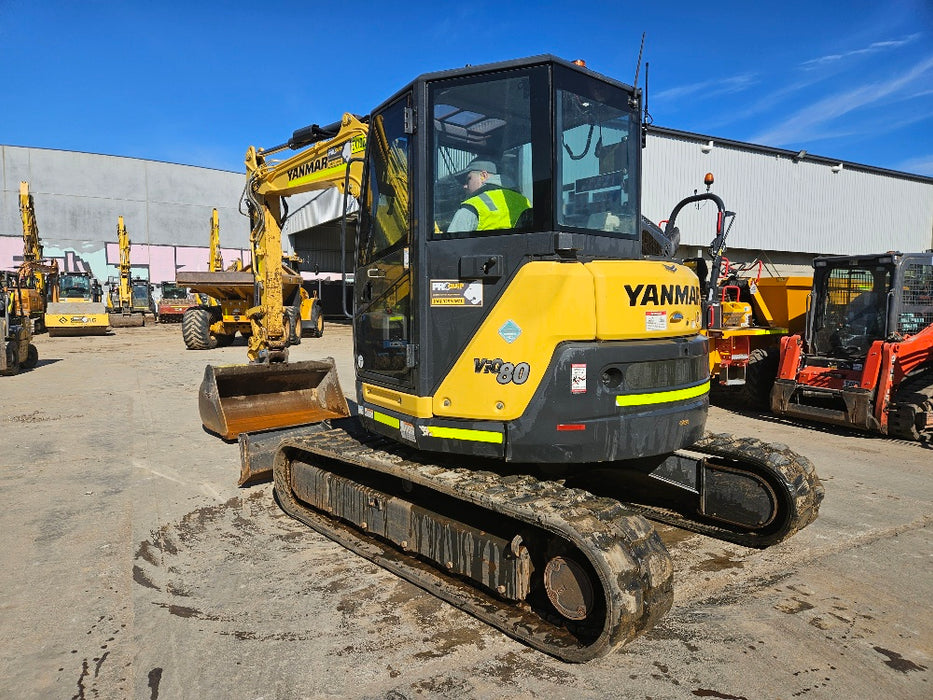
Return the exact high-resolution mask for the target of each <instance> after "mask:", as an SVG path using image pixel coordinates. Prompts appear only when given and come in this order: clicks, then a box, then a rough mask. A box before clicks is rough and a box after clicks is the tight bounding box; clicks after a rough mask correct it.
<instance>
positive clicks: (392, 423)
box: [373, 411, 399, 429]
mask: <svg viewBox="0 0 933 700" xmlns="http://www.w3.org/2000/svg"><path fill="white" fill-rule="evenodd" d="M373 420H375V421H376V422H377V423H384V424H385V425H388V426H389V427H390V428H396V429H398V427H399V422H398V418H393V417H392V416H387V415H386V414H385V413H379V411H373Z"/></svg>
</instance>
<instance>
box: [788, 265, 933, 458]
mask: <svg viewBox="0 0 933 700" xmlns="http://www.w3.org/2000/svg"><path fill="white" fill-rule="evenodd" d="M813 267H814V278H813V292H812V301H811V305H810V309H809V313H808V316H807V326H806V333H805V334H804V335H793V336H790V337H787V338H784V339H783V340H782V342H781V362H780V367H779V370H778V376H777V379H776V380H775V383H774V389H773V390H772V393H771V409H772V410H773V411H774V412H775V413H777V414H780V415H786V416H793V417H796V418H802V419H805V420H813V421H818V422H824V423H832V424H835V425H841V426H846V427H850V428H856V429H859V430H868V431H872V432H879V433H884V434H887V435H892V436H896V437H900V438H904V439H907V440H919V439H921V438H924V437H926V438H929V436H930V435H931V434H933V253H912V254H902V253H898V252H893V253H884V254H881V255H860V256H827V257H819V258H816V259H815V260H814V261H813Z"/></svg>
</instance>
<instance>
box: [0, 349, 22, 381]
mask: <svg viewBox="0 0 933 700" xmlns="http://www.w3.org/2000/svg"><path fill="white" fill-rule="evenodd" d="M0 347H2V346H0ZM3 351H4V352H5V353H6V369H5V370H3V372H0V374H5V375H7V376H11V375H14V374H19V347H18V346H17V343H16V341H15V340H11V341H10V342H9V343H7V345H6V347H4V348H3Z"/></svg>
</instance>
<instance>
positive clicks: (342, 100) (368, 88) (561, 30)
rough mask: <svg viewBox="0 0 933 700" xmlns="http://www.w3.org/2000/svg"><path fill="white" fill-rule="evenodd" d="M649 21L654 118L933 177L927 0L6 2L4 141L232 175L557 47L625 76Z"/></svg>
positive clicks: (0, 37)
mask: <svg viewBox="0 0 933 700" xmlns="http://www.w3.org/2000/svg"><path fill="white" fill-rule="evenodd" d="M643 32H645V33H646V40H645V52H644V60H646V61H647V62H648V63H649V65H650V69H649V104H648V106H649V109H650V112H651V115H652V117H653V118H654V123H655V124H657V125H659V126H665V127H669V128H673V129H681V130H685V131H693V132H697V133H700V134H707V135H710V136H714V137H718V138H723V139H733V140H737V141H748V142H751V143H757V144H762V145H766V146H774V147H778V148H786V149H793V150H799V149H805V150H807V151H808V152H809V153H811V154H814V155H821V156H827V157H831V158H838V159H840V160H843V161H851V162H856V163H863V164H866V165H873V166H877V167H882V168H890V169H893V170H903V171H906V172H911V173H916V174H920V175H927V176H933V0H885V1H884V2H877V0H874V1H865V0H844V1H843V0H810V1H809V2H800V1H798V0H785V1H784V2H781V3H770V2H769V3H757V2H754V0H744V1H743V2H733V1H732V0H719V2H716V3H698V2H676V1H672V0H668V1H667V2H656V3H651V2H645V1H644V0H642V1H640V2H631V1H629V0H615V1H614V2H603V1H602V0H593V1H589V2H587V1H586V0H583V1H581V2H567V1H566V0H564V1H563V2H550V1H544V2H487V1H486V0H479V1H477V2H472V3H466V2H461V3H453V2H445V1H444V0H434V1H433V2H423V1H422V0H409V1H408V2H399V3H386V2H381V3H373V2H368V1H365V0H363V1H360V2H356V3H349V2H346V3H340V2H320V1H318V2H313V3H312V2H298V1H292V2H280V1H278V0H266V1H264V2H250V3H247V2H240V1H238V0H230V1H229V2H216V1H213V0H210V1H207V0H205V1H199V0H190V1H189V2H176V1H174V0H166V1H165V2H159V1H158V0H156V1H152V0H150V1H149V2H116V1H114V0H83V1H82V2H62V1H56V0H50V1H45V2H41V1H38V0H0V66H2V69H3V80H2V85H0V95H2V97H0V143H2V144H7V145H17V146H32V147H43V148H57V149H66V150H76V151H87V152H92V153H104V154H111V155H121V156H132V157H139V158H150V159H154V160H163V161H169V162H174V163H185V164H191V165H200V166H206V167H213V168H220V169H224V170H233V171H242V170H243V165H242V159H243V154H244V153H245V151H246V148H247V146H249V145H250V144H254V145H256V146H267V147H268V146H272V145H275V144H278V143H281V142H283V141H285V140H287V138H288V137H289V136H290V135H291V132H292V131H293V130H294V129H296V128H299V127H302V126H305V125H307V124H310V123H312V122H317V123H320V124H326V123H330V122H332V121H336V120H337V119H339V118H340V115H341V114H342V113H343V112H346V111H349V112H355V113H358V114H365V113H367V112H368V111H369V110H370V109H372V108H373V107H375V106H376V105H378V104H379V103H380V102H382V101H383V100H384V99H385V98H386V97H388V96H389V95H391V94H392V93H394V92H395V91H396V90H397V89H399V88H400V87H402V86H403V85H405V84H406V83H407V82H409V81H410V80H411V79H412V78H414V77H415V76H417V75H419V74H421V73H426V72H432V71H436V70H444V69H448V68H456V67H460V66H463V65H465V64H468V63H470V64H481V63H487V62H492V61H498V60H505V59H510V58H519V57H524V56H531V55H536V54H542V53H551V54H554V55H557V56H560V57H562V58H566V59H571V60H572V59H576V58H582V59H585V60H586V62H587V65H588V66H589V67H590V68H592V69H594V70H596V71H598V72H600V73H604V74H606V75H609V76H611V77H613V78H616V79H618V80H621V81H623V82H627V83H631V82H632V80H633V79H634V74H635V65H636V59H637V55H638V47H639V42H640V40H641V36H642V33H643ZM641 75H642V78H641V79H640V82H641V84H642V85H643V84H644V69H643V70H642V73H641Z"/></svg>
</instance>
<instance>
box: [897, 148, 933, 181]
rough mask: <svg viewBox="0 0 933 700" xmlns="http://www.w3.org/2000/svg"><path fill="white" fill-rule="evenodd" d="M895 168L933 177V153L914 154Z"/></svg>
mask: <svg viewBox="0 0 933 700" xmlns="http://www.w3.org/2000/svg"><path fill="white" fill-rule="evenodd" d="M894 169H895V170H901V171H903V172H905V173H916V174H917V175H928V176H931V177H933V153H930V154H928V155H925V156H914V157H913V158H908V159H907V160H905V161H902V162H900V163H898V164H897V165H895V166H894Z"/></svg>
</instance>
